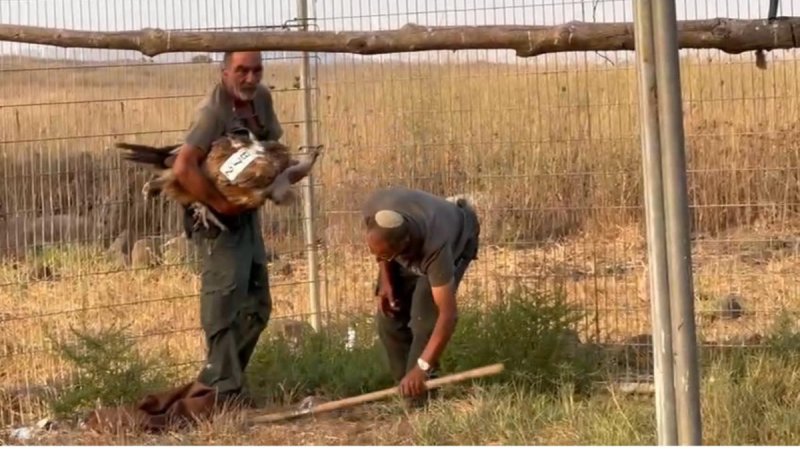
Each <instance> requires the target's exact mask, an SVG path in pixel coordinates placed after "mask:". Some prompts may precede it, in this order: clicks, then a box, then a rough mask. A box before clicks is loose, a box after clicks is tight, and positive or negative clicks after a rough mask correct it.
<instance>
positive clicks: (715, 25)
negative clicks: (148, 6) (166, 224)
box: [0, 17, 800, 57]
mask: <svg viewBox="0 0 800 449" xmlns="http://www.w3.org/2000/svg"><path fill="white" fill-rule="evenodd" d="M0 41H11V42H23V43H28V44H41V45H53V46H56V47H62V48H106V49H115V50H134V51H138V52H140V53H142V54H144V55H146V56H151V57H152V56H156V55H159V54H162V53H173V52H224V51H243V50H252V51H256V50H260V51H310V52H315V51H317V52H329V53H355V54H361V55H375V54H386V53H405V52H417V51H430V50H468V49H508V50H515V51H516V53H517V56H520V57H528V56H537V55H542V54H546V53H559V52H568V51H618V50H633V49H634V38H633V24H632V23H629V22H607V23H588V22H579V21H571V22H567V23H564V24H560V25H552V26H541V25H536V26H526V25H497V26H495V25H480V26H433V27H427V26H420V25H416V24H407V25H405V26H403V27H401V28H398V29H394V30H381V31H340V32H334V31H177V30H175V31H172V30H162V29H158V28H144V29H141V30H138V31H103V32H98V31H83V30H71V29H56V28H42V27H34V26H23V25H8V24H0ZM798 42H800V17H779V18H776V19H775V20H774V21H772V22H767V20H766V19H755V20H747V19H731V18H716V19H705V20H686V21H680V22H678V46H679V48H709V49H712V48H713V49H719V50H722V51H724V52H726V53H732V54H736V53H743V52H746V51H754V50H775V49H786V48H797V47H798V46H800V43H798Z"/></svg>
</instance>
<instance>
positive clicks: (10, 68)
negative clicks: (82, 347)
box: [0, 0, 800, 422]
mask: <svg viewBox="0 0 800 449" xmlns="http://www.w3.org/2000/svg"><path fill="white" fill-rule="evenodd" d="M795 3H796V2H783V4H782V11H781V14H784V15H793V14H794V13H795V11H794V10H795V9H796V8H797V6H796V4H795ZM631 10H632V5H631V2H630V1H627V0H626V1H622V0H619V1H599V0H593V1H592V0H586V1H578V0H576V1H568V0H562V1H559V0H553V1H546V0H543V1H538V0H537V1H531V2H523V3H520V2H514V1H511V0H484V1H479V2H443V1H436V2H429V3H423V2H418V1H408V2H405V3H403V2H398V3H392V4H389V3H386V2H366V1H365V2H338V1H335V0H325V1H316V2H309V13H310V16H311V20H310V23H311V25H310V28H312V29H319V30H331V31H341V30H380V29H390V28H398V27H400V26H402V25H404V24H406V23H416V24H418V25H425V26H434V25H477V24H497V25H504V24H508V25H513V24H518V25H522V24H525V25H528V24H536V25H553V24H560V23H565V22H568V21H571V20H580V21H586V22H593V21H596V22H619V21H628V22H630V21H632V20H633V19H632V12H631ZM766 11H767V1H766V0H762V1H748V2H743V1H740V2H728V1H709V2H703V3H702V4H697V3H696V2H691V1H683V2H678V18H679V20H685V19H703V18H713V17H717V16H720V17H733V18H759V17H764V16H765V15H766ZM296 19H297V4H296V2H295V1H293V0H281V1H277V2H255V1H251V0H236V1H232V2H224V3H223V2H219V3H214V2H210V1H205V0H191V1H190V0H185V1H178V0H174V1H173V0H170V1H165V2H164V3H160V4H156V3H153V2H145V3H137V2H133V1H124V0H117V1H106V2H102V3H93V2H89V1H84V0H0V21H2V22H4V23H18V24H30V25H40V26H49V27H64V28H80V29H91V30H124V29H139V28H143V27H160V28H165V29H182V30H200V29H226V30H236V29H258V28H279V29H280V28H283V29H287V30H293V29H297V27H298V23H299V22H298V21H297V20H296ZM0 53H2V56H0V72H2V77H1V78H0V99H2V100H0V158H2V162H0V164H2V165H1V166H2V169H1V170H2V188H0V229H2V232H0V255H1V256H2V257H3V258H4V263H3V264H2V265H1V266H0V360H2V362H0V388H2V389H3V391H6V392H19V393H18V394H17V393H15V394H16V396H15V397H16V398H17V399H16V400H17V401H18V403H15V404H16V405H13V406H8V407H6V406H0V414H3V415H2V416H0V420H2V421H6V422H8V421H14V420H15V419H18V418H19V417H20V416H22V415H24V414H25V413H30V412H32V411H33V410H34V407H35V405H33V404H31V403H30V401H27V402H26V401H25V400H22V399H25V398H27V397H28V396H30V395H32V394H33V392H34V390H36V388H37V386H43V385H51V386H52V385H60V384H64V382H66V379H67V378H68V376H69V375H70V374H71V373H72V372H73V371H74V367H71V366H68V365H67V364H65V363H64V362H63V361H61V360H60V359H59V358H58V357H57V356H56V355H55V351H54V348H53V345H54V344H55V343H56V342H60V341H67V340H69V339H70V338H71V336H70V335H71V334H70V328H71V327H76V328H81V329H95V328H103V327H107V326H111V325H125V326H128V327H129V329H130V332H131V334H132V335H133V336H134V337H135V338H136V341H137V346H138V347H140V348H141V349H142V350H143V351H160V352H163V353H164V354H166V355H165V357H166V359H165V364H169V365H177V366H180V367H183V368H185V369H186V371H185V372H186V373H189V374H190V375H191V374H192V373H193V370H195V369H196V368H197V367H198V366H199V363H200V362H201V361H202V359H203V354H204V341H203V337H202V333H201V332H200V329H199V316H198V302H197V292H198V287H199V278H198V275H197V270H198V268H197V259H196V257H195V255H194V254H193V249H192V247H191V245H189V244H188V243H187V242H186V241H185V240H183V239H181V237H180V236H181V222H180V214H179V211H178V208H177V207H176V206H175V205H174V204H171V203H169V202H167V201H163V200H148V201H145V200H144V199H143V198H142V195H141V194H140V190H141V186H142V183H143V182H144V181H145V180H146V176H147V175H146V174H145V173H143V172H142V171H141V170H139V169H137V168H135V167H132V166H130V165H129V164H126V163H124V162H123V161H120V160H119V159H118V158H117V155H116V154H114V150H113V149H112V148H111V145H112V143H113V142H114V141H119V140H122V141H128V142H141V143H152V144H158V145H165V144H170V143H177V142H178V141H179V139H180V138H181V137H182V133H183V132H184V131H185V129H186V127H187V126H188V123H189V120H190V117H191V112H192V110H193V108H194V106H195V105H196V104H197V102H198V101H199V100H200V99H201V98H202V96H203V95H205V94H206V92H207V90H208V89H209V88H210V87H211V86H212V85H213V83H214V82H215V81H216V79H217V76H218V69H219V66H218V62H219V60H220V57H221V55H219V54H215V53H212V54H166V55H161V56H158V57H155V58H145V57H142V56H141V55H139V54H138V53H134V52H125V51H115V50H84V49H60V48H59V49H57V48H49V47H42V46H34V45H23V44H10V43H0ZM681 53H682V60H681V64H682V67H681V71H682V77H683V78H682V82H683V89H684V92H683V95H684V111H685V127H686V138H687V142H686V148H687V157H688V165H689V170H690V173H689V189H690V190H689V193H690V200H691V212H692V233H693V236H694V239H695V240H694V242H693V254H694V260H693V262H694V273H695V278H694V281H695V291H696V295H697V297H696V303H695V304H696V309H697V320H698V332H699V334H700V338H701V340H702V341H703V342H704V343H706V344H732V343H734V344H742V343H746V344H753V343H757V342H758V338H759V336H761V335H765V334H766V333H768V332H769V331H770V328H771V327H772V326H774V325H775V324H776V321H775V320H776V319H778V318H781V317H786V316H787V314H788V313H790V312H793V311H794V310H795V309H796V308H797V307H796V304H795V303H796V298H797V287H796V286H795V285H794V283H793V282H792V280H793V279H794V278H795V277H796V274H797V267H798V257H797V243H796V242H797V240H796V238H795V237H794V233H795V231H796V226H795V221H796V219H797V217H796V214H797V211H798V208H797V206H798V194H799V193H798V174H799V173H800V172H799V171H798V150H797V148H795V147H796V144H795V143H794V141H795V140H796V139H794V138H793V137H795V136H796V133H797V125H796V124H795V121H796V120H795V119H796V117H797V115H798V109H799V106H800V104H799V103H798V98H800V96H798V85H797V83H796V82H794V79H795V78H796V77H795V76H794V75H795V73H796V71H797V65H796V61H795V59H794V57H793V52H790V51H786V52H783V51H781V52H778V51H776V52H771V53H770V54H769V58H770V66H769V67H768V69H767V70H766V71H762V70H759V69H757V68H756V67H755V65H754V63H753V55H750V54H745V55H736V56H733V55H726V54H722V53H720V52H716V51H703V50H692V51H688V50H683V51H682V52H681ZM264 59H265V76H264V83H265V84H266V85H268V86H269V87H270V88H271V89H272V92H273V96H274V99H275V105H276V108H277V115H278V117H279V119H280V121H281V123H282V124H283V126H284V129H285V131H286V135H285V138H284V140H285V141H286V142H287V143H289V144H290V145H291V146H292V147H295V148H296V147H297V146H298V145H300V142H301V141H302V137H303V136H302V133H303V126H304V124H305V123H306V121H310V122H312V124H313V128H314V131H315V135H316V139H315V140H316V141H317V142H318V143H321V144H323V145H325V147H326V151H325V155H324V156H323V159H322V160H321V161H320V162H319V165H318V166H317V167H316V168H315V176H314V191H315V202H314V207H313V210H314V212H315V213H314V221H313V229H314V231H315V239H316V242H315V245H314V248H315V249H316V250H318V251H319V262H320V268H319V269H320V273H319V274H320V284H319V290H320V293H321V302H322V311H323V313H324V318H326V319H327V318H328V317H332V316H338V317H347V316H351V315H353V314H356V313H363V312H370V311H372V310H374V305H375V304H374V300H373V298H372V288H373V283H374V280H375V276H376V267H375V265H374V262H372V260H371V258H370V257H369V256H368V254H367V251H366V248H365V246H364V244H363V239H362V236H361V221H360V219H359V214H358V209H359V207H360V203H361V201H362V200H363V199H364V198H365V197H366V195H367V194H368V193H369V192H370V191H371V190H372V189H374V188H377V187H381V186H387V185H405V186H409V187H414V188H420V189H423V190H427V191H429V192H432V193H435V194H438V195H442V196H451V195H456V194H464V195H469V196H470V197H471V198H472V199H473V200H474V202H475V204H476V206H477V209H478V212H479V215H480V217H481V220H482V248H481V250H480V253H479V259H478V260H477V261H476V262H475V263H474V264H473V265H472V266H471V268H470V270H469V271H468V273H467V275H466V277H465V281H464V283H463V284H462V287H461V289H460V291H459V301H461V302H463V303H471V304H478V305H479V304H481V303H489V302H493V301H499V300H503V299H504V298H508V297H509V295H511V293H512V291H513V289H514V287H515V286H517V285H520V284H524V285H528V286H531V287H534V288H536V289H538V290H542V291H551V292H557V293H560V294H562V295H563V296H564V297H565V298H566V300H567V301H568V302H569V303H571V304H574V305H576V306H577V307H579V308H580V309H581V310H582V311H583V312H584V316H585V318H584V319H583V321H582V322H581V324H580V326H579V328H578V329H576V330H577V331H578V333H579V335H580V338H581V340H582V341H584V342H590V343H595V344H601V345H625V347H628V348H631V347H635V346H636V345H640V346H641V345H644V347H646V343H647V342H648V340H649V338H650V337H649V333H650V312H649V310H650V309H649V298H648V296H649V295H648V288H647V279H646V252H645V241H644V226H643V206H642V204H643V199H642V174H641V172H642V170H641V158H640V147H639V119H638V114H637V108H638V100H637V98H638V97H637V96H638V93H637V86H636V73H635V68H634V66H633V53H631V52H602V53H564V54H553V55H542V56H538V57H536V58H529V59H520V58H517V57H515V56H514V54H513V52H509V51H500V50H481V51H477V50H476V51H459V52H444V51H442V52H424V53H405V54H395V55H381V56H354V55H347V54H326V53H319V54H314V55H313V56H312V63H311V65H312V70H311V77H310V78H309V83H310V86H308V88H309V89H310V90H311V93H312V101H311V103H312V105H313V107H312V110H311V112H310V117H306V116H305V115H304V113H303V112H304V111H303V90H304V88H306V86H303V85H302V84H301V79H300V72H301V55H299V54H294V53H284V52H276V53H273V52H265V53H264ZM261 218H262V224H263V233H264V237H265V241H266V243H267V246H268V247H269V248H270V250H271V253H272V261H271V264H270V267H269V269H270V284H271V287H272V297H273V300H274V309H275V310H274V313H273V317H274V318H273V320H274V321H273V323H272V324H271V325H270V326H276V325H277V324H275V323H277V322H278V321H279V320H281V319H298V318H302V317H303V316H305V315H307V314H308V313H309V312H310V307H309V278H310V273H309V272H308V265H307V262H306V258H307V255H308V249H309V248H308V245H306V243H305V237H304V221H303V220H304V218H303V208H302V207H300V206H296V207H290V208H279V207H275V206H271V205H268V206H266V207H265V209H264V210H263V212H262V217H261ZM620 354H621V356H620V358H619V360H618V365H617V366H616V368H617V370H618V374H626V373H636V372H639V373H643V374H647V371H648V367H649V366H650V365H651V363H652V356H651V355H650V354H649V353H648V352H647V351H646V350H645V351H640V350H628V351H625V352H621V353H620ZM9 397H10V396H9Z"/></svg>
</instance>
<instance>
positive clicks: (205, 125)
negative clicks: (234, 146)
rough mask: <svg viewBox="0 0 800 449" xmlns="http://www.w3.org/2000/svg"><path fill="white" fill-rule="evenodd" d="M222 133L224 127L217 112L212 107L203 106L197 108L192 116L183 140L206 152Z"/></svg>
mask: <svg viewBox="0 0 800 449" xmlns="http://www.w3.org/2000/svg"><path fill="white" fill-rule="evenodd" d="M224 133H225V127H224V126H223V124H222V121H221V120H220V119H219V117H218V116H217V114H216V113H215V112H214V110H213V109H212V108H209V107H207V106H204V107H202V108H200V109H198V110H197V112H196V113H195V115H194V117H193V118H192V122H191V124H190V125H189V129H188V130H186V135H185V136H184V142H186V143H187V144H189V145H192V146H194V147H197V148H200V149H201V150H202V151H203V152H206V153H207V152H208V151H209V149H210V148H211V144H212V143H214V141H215V140H217V139H218V138H219V137H220V136H222V135H223V134H224Z"/></svg>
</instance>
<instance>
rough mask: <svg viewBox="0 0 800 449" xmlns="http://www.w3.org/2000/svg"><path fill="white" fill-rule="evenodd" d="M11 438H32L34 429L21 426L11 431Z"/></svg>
mask: <svg viewBox="0 0 800 449" xmlns="http://www.w3.org/2000/svg"><path fill="white" fill-rule="evenodd" d="M10 436H11V438H14V439H17V440H30V439H31V437H32V436H33V429H31V428H30V427H19V428H17V429H14V430H12V431H11V435H10Z"/></svg>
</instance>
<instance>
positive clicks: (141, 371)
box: [50, 326, 169, 417]
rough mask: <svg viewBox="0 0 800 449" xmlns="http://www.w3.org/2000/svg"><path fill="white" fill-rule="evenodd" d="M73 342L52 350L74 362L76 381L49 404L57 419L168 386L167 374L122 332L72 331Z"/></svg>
mask: <svg viewBox="0 0 800 449" xmlns="http://www.w3.org/2000/svg"><path fill="white" fill-rule="evenodd" d="M72 333H73V334H74V335H75V337H76V341H74V342H67V343H61V342H58V343H56V349H57V351H58V352H59V353H61V355H62V356H63V357H64V358H65V359H67V360H68V361H70V362H72V363H74V365H75V366H76V367H77V371H78V379H77V381H76V382H75V383H74V384H72V385H71V386H70V387H69V388H68V389H66V391H64V392H63V393H61V394H60V395H58V396H57V397H56V398H54V399H53V400H52V401H51V402H50V408H51V410H52V411H53V413H55V414H56V415H57V416H59V417H66V416H68V415H71V414H74V413H76V412H78V411H79V410H81V409H84V408H94V407H97V406H118V405H122V404H129V403H135V402H137V401H139V400H140V399H141V398H142V397H143V396H144V395H145V394H148V393H152V391H153V390H157V389H161V388H165V387H167V386H168V379H169V373H168V372H167V370H166V369H165V368H164V367H163V366H161V365H163V359H162V361H159V360H158V359H156V358H152V359H151V358H145V357H143V356H142V355H141V354H139V353H138V352H137V351H136V349H135V348H134V346H135V342H134V341H132V340H131V339H130V338H129V337H128V336H127V335H126V333H125V331H124V329H118V328H116V327H113V326H112V327H110V328H107V329H103V330H100V331H97V332H94V333H92V332H88V331H77V330H75V329H72Z"/></svg>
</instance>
